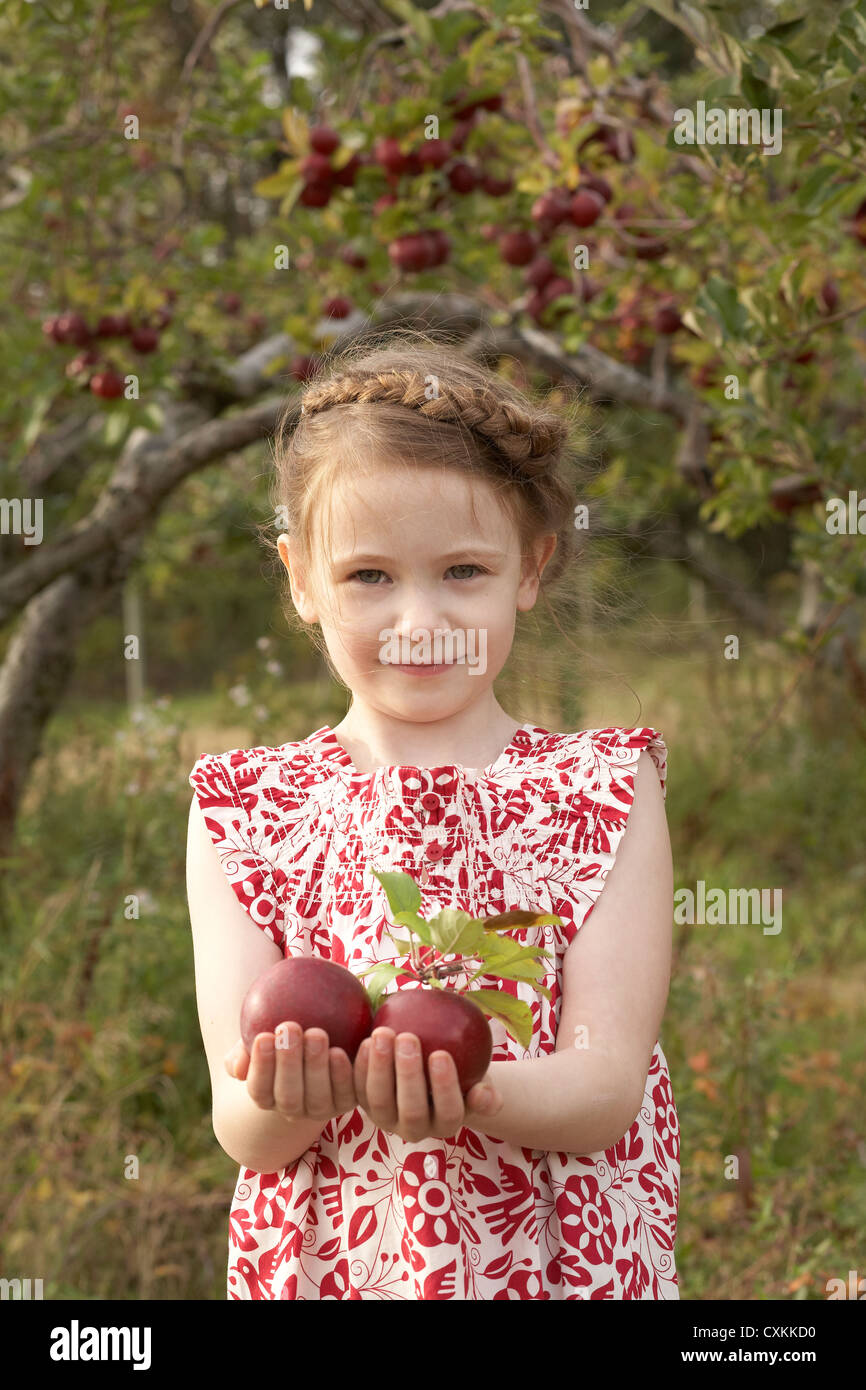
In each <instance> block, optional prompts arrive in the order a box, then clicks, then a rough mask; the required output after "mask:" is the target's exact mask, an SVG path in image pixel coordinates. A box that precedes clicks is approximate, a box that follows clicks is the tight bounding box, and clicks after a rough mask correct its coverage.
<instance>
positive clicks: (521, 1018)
mask: <svg viewBox="0 0 866 1390" xmlns="http://www.w3.org/2000/svg"><path fill="white" fill-rule="evenodd" d="M464 998H466V999H474V1001H475V1003H476V1004H477V1005H478V1007H479V1008H480V1009H481V1010H482V1011H483V1012H484V1013H485V1014H487V1016H488V1018H497V1019H499V1022H500V1023H502V1024H504V1025H505V1029H506V1031H507V1032H509V1033H510V1034H511V1036H512V1038H514V1039H516V1041H517V1042H519V1043H520V1046H521V1047H523V1048H527V1047H529V1044H530V1042H531V1041H532V1010H531V1009H530V1007H529V1005H528V1004H527V1003H526V1002H525V1000H523V999H515V998H514V995H513V994H506V993H505V991H504V990H499V989H467V990H465V991H464Z"/></svg>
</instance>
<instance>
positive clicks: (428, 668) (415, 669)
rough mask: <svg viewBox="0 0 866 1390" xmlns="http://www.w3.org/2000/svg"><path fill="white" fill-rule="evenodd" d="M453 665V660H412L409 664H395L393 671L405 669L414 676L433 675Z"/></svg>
mask: <svg viewBox="0 0 866 1390" xmlns="http://www.w3.org/2000/svg"><path fill="white" fill-rule="evenodd" d="M453 665H454V662H453V661H442V662H439V663H433V662H429V661H419V662H412V663H411V664H409V665H395V666H394V670H395V671H405V672H407V674H411V675H414V676H434V675H438V674H439V672H440V671H449V670H450V669H451V667H452V666H453Z"/></svg>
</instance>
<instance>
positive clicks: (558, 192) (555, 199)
mask: <svg viewBox="0 0 866 1390" xmlns="http://www.w3.org/2000/svg"><path fill="white" fill-rule="evenodd" d="M570 208H571V197H570V195H569V192H568V190H567V189H566V188H549V189H548V190H547V192H546V193H542V194H540V196H539V197H538V198H536V200H535V202H534V203H533V204H532V220H533V222H541V223H549V224H551V225H552V226H554V227H558V226H559V224H560V222H564V221H565V219H566V218H567V217H568V215H569V210H570Z"/></svg>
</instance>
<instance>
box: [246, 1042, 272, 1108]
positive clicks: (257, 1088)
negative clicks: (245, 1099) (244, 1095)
mask: <svg viewBox="0 0 866 1390" xmlns="http://www.w3.org/2000/svg"><path fill="white" fill-rule="evenodd" d="M274 1065H275V1063H274V1035H273V1033H259V1034H257V1036H256V1039H255V1041H254V1042H253V1055H252V1058H251V1059H250V1069H249V1074H248V1076H247V1090H248V1091H249V1093H250V1097H251V1098H252V1099H253V1100H254V1101H255V1103H256V1105H259V1106H261V1108H262V1110H273V1108H274Z"/></svg>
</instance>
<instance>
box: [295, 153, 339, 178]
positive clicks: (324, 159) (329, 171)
mask: <svg viewBox="0 0 866 1390" xmlns="http://www.w3.org/2000/svg"><path fill="white" fill-rule="evenodd" d="M299 173H300V175H301V177H302V179H303V180H304V182H305V183H330V182H331V179H332V178H333V175H334V169H333V166H332V164H331V161H330V159H329V158H328V156H327V155H326V154H318V153H317V152H316V151H315V150H314V151H313V153H312V154H308V155H305V157H304V158H303V159H302V160H301V163H300V167H299Z"/></svg>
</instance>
